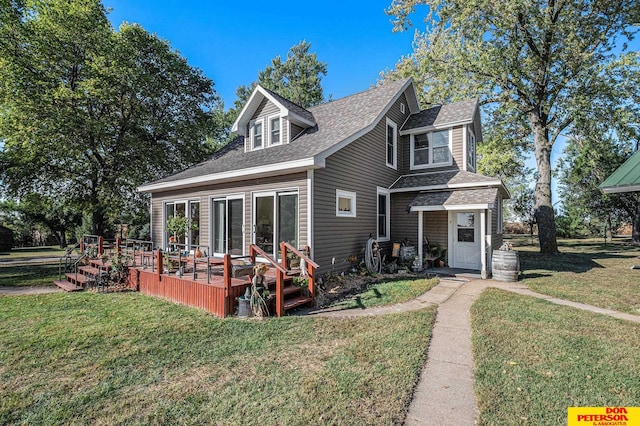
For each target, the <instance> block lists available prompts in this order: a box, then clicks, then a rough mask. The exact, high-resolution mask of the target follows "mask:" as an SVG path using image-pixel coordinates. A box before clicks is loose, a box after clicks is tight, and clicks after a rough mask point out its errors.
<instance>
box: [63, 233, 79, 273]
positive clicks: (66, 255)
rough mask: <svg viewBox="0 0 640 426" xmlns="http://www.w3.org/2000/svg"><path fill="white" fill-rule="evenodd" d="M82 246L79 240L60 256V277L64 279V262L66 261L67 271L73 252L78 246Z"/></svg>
mask: <svg viewBox="0 0 640 426" xmlns="http://www.w3.org/2000/svg"><path fill="white" fill-rule="evenodd" d="M79 247H80V242H77V243H76V244H75V245H74V246H73V247H71V248H67V250H66V251H65V252H64V254H63V255H62V256H60V260H59V261H58V279H59V280H62V262H63V261H64V266H65V271H66V269H67V265H68V264H70V263H71V262H70V260H71V253H73V251H74V250H75V249H77V248H79Z"/></svg>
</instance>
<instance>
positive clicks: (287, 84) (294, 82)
mask: <svg viewBox="0 0 640 426" xmlns="http://www.w3.org/2000/svg"><path fill="white" fill-rule="evenodd" d="M310 49H311V43H308V42H307V41H306V40H302V41H301V42H300V43H298V44H296V45H295V46H292V47H291V49H289V51H288V52H287V57H286V59H285V60H284V61H283V60H282V58H280V55H278V56H276V57H275V58H273V59H272V60H271V65H268V66H267V67H266V68H265V69H264V70H262V71H260V72H259V73H258V81H257V84H260V85H261V86H263V87H265V88H267V89H269V90H272V91H274V92H276V93H277V94H279V95H280V96H282V97H284V98H286V99H288V100H290V101H291V102H294V103H296V104H298V105H300V106H301V107H303V108H309V107H312V106H315V105H318V104H320V103H322V102H323V101H324V92H323V90H322V78H323V77H324V76H326V75H327V64H326V63H325V62H320V61H319V60H318V57H317V54H316V53H315V52H310ZM255 87H256V82H254V83H251V84H250V85H249V86H244V85H243V86H240V87H238V89H237V90H236V97H237V99H236V100H235V102H234V106H233V108H231V109H230V110H229V120H230V122H233V121H234V120H235V119H236V118H237V116H238V114H239V113H240V111H241V110H242V108H243V107H244V105H245V104H246V103H247V101H248V100H249V97H250V96H251V93H253V90H254V89H255Z"/></svg>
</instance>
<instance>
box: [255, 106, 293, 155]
mask: <svg viewBox="0 0 640 426" xmlns="http://www.w3.org/2000/svg"><path fill="white" fill-rule="evenodd" d="M274 115H280V108H278V106H277V105H276V104H274V103H273V102H271V101H270V100H269V99H267V98H264V99H262V102H260V105H258V108H256V110H255V112H254V113H253V115H252V116H251V120H250V121H249V123H247V132H246V134H247V135H248V137H247V138H246V139H245V144H246V145H245V151H251V148H252V147H251V145H250V143H251V126H250V123H251V121H253V120H260V119H262V120H263V122H262V132H263V133H262V134H263V136H262V146H263V148H260V149H264V148H268V143H269V121H268V120H269V117H273V116H274ZM284 121H285V120H283V123H282V132H281V134H280V139H281V140H282V141H286V140H287V139H286V122H284Z"/></svg>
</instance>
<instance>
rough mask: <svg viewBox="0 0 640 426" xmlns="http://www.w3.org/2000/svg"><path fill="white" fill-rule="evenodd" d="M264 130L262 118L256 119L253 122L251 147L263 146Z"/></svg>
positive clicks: (258, 147) (259, 147)
mask: <svg viewBox="0 0 640 426" xmlns="http://www.w3.org/2000/svg"><path fill="white" fill-rule="evenodd" d="M263 140H264V131H263V125H262V120H256V121H254V122H252V124H251V149H261V148H262V147H263Z"/></svg>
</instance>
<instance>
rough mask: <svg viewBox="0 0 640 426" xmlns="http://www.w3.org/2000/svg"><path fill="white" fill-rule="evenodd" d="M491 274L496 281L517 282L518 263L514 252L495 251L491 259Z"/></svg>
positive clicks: (516, 254) (516, 253)
mask: <svg viewBox="0 0 640 426" xmlns="http://www.w3.org/2000/svg"><path fill="white" fill-rule="evenodd" d="M491 273H492V274H493V279H494V280H497V281H508V282H512V281H518V274H519V273H520V261H519V260H518V252H517V251H516V250H496V251H494V252H493V258H492V259H491Z"/></svg>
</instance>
